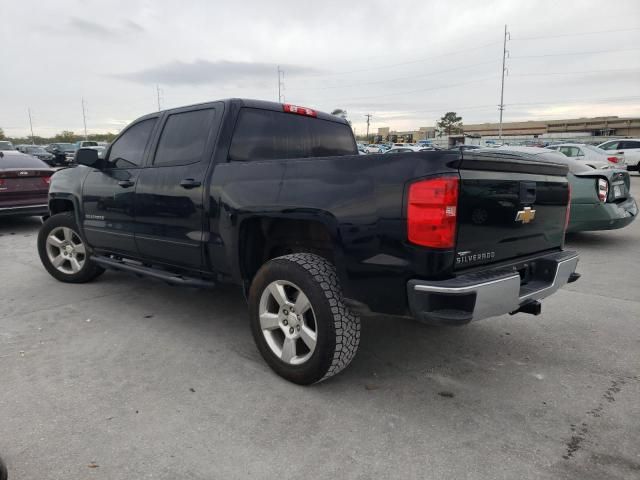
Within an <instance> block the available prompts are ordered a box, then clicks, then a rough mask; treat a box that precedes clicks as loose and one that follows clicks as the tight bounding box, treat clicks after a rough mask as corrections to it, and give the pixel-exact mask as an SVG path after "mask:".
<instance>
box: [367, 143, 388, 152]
mask: <svg viewBox="0 0 640 480" xmlns="http://www.w3.org/2000/svg"><path fill="white" fill-rule="evenodd" d="M365 151H366V152H367V153H384V152H385V149H384V147H383V146H382V145H377V144H375V143H372V144H370V145H367V146H366V148H365Z"/></svg>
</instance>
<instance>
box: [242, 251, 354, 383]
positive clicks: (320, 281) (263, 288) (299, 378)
mask: <svg viewBox="0 0 640 480" xmlns="http://www.w3.org/2000/svg"><path fill="white" fill-rule="evenodd" d="M249 311H250V322H251V331H252V333H253V338H254V340H255V342H256V345H257V347H258V350H259V351H260V353H261V354H262V357H263V358H264V359H265V361H266V362H267V364H268V365H269V366H270V367H271V368H272V369H273V370H274V371H275V372H276V373H277V374H278V375H280V376H281V377H283V378H286V379H287V380H289V381H291V382H294V383H297V384H300V385H309V384H311V383H315V382H319V381H322V380H325V379H327V378H329V377H331V376H333V375H335V374H337V373H339V372H340V371H341V370H342V369H344V368H345V367H346V366H347V365H349V363H351V360H353V358H354V357H355V354H356V351H357V349H358V344H359V343H360V319H359V317H358V316H357V315H355V314H354V313H352V312H350V311H349V309H348V308H347V307H346V306H345V304H344V302H343V298H342V291H341V289H340V284H339V282H338V277H337V275H336V270H335V267H334V266H333V265H332V264H331V263H330V262H329V261H328V260H326V259H324V258H322V257H320V256H318V255H314V254H310V253H295V254H291V255H285V256H282V257H278V258H274V259H273V260H270V261H269V262H267V263H266V264H264V265H263V266H262V268H260V270H259V271H258V273H257V274H256V276H255V278H254V279H253V282H252V284H251V288H250V291H249Z"/></svg>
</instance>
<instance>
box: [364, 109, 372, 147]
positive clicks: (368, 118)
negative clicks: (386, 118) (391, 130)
mask: <svg viewBox="0 0 640 480" xmlns="http://www.w3.org/2000/svg"><path fill="white" fill-rule="evenodd" d="M365 117H367V142H369V121H370V120H371V114H370V113H367V114H366V115H365Z"/></svg>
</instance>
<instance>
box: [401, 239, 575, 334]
mask: <svg viewBox="0 0 640 480" xmlns="http://www.w3.org/2000/svg"><path fill="white" fill-rule="evenodd" d="M577 265H578V254H577V253H576V252H572V251H564V252H557V253H552V254H548V255H542V256H540V257H536V258H535V259H533V260H530V261H528V262H526V264H524V265H519V266H518V267H520V268H518V267H516V266H511V267H497V268H493V269H491V268H490V269H487V270H481V271H477V272H473V273H468V274H462V275H459V276H457V277H455V278H452V279H449V280H440V281H426V280H410V281H409V282H408V283H407V294H408V298H409V308H410V309H411V313H412V314H413V316H414V317H415V318H416V319H418V320H420V321H421V322H423V323H429V324H434V325H462V324H465V323H468V322H470V321H472V320H480V319H483V318H488V317H495V316H498V315H503V314H505V313H512V312H515V311H517V310H519V309H521V308H523V307H526V306H527V305H531V304H535V303H536V302H537V301H538V300H541V299H543V298H545V297H548V296H549V295H551V294H553V293H555V292H556V290H558V289H559V288H560V287H562V286H563V285H565V284H566V283H569V282H572V281H575V280H577V278H578V277H579V275H577V274H576V273H575V270H576V266H577ZM523 277H524V278H525V279H526V280H523Z"/></svg>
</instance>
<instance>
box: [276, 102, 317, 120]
mask: <svg viewBox="0 0 640 480" xmlns="http://www.w3.org/2000/svg"><path fill="white" fill-rule="evenodd" d="M282 109H283V110H284V111H285V112H287V113H295V114H297V115H305V116H307V117H317V116H318V114H317V113H316V111H315V110H311V109H310V108H307V107H299V106H297V105H291V104H290V103H285V104H284V105H282Z"/></svg>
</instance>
